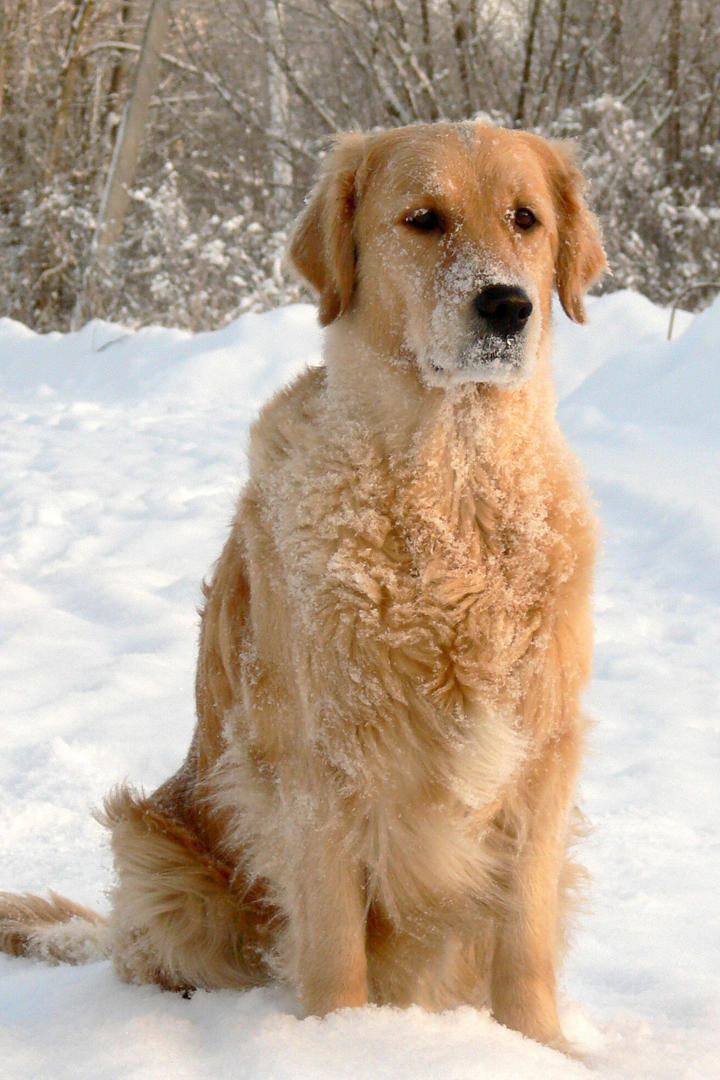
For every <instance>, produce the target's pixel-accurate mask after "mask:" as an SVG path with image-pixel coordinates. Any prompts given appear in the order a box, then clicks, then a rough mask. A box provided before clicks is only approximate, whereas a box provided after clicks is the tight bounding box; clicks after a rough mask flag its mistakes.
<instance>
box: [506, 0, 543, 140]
mask: <svg viewBox="0 0 720 1080" xmlns="http://www.w3.org/2000/svg"><path fill="white" fill-rule="evenodd" d="M541 7H542V0H533V6H532V9H531V11H530V25H529V26H528V34H527V39H526V41H525V62H524V64H523V71H522V77H521V79H520V90H519V91H518V99H517V105H516V106H515V116H514V118H513V123H514V126H515V127H516V128H519V127H522V126H523V125H524V124H525V121H526V116H525V110H526V108H527V94H528V89H529V87H530V74H531V72H532V62H533V52H534V50H535V35H536V33H537V27H538V22H539V19H540V8H541Z"/></svg>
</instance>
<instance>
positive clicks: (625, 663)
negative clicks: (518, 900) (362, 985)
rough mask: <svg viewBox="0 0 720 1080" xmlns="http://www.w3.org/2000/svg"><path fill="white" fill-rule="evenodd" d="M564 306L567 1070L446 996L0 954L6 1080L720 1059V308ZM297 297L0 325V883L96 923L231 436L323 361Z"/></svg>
mask: <svg viewBox="0 0 720 1080" xmlns="http://www.w3.org/2000/svg"><path fill="white" fill-rule="evenodd" d="M589 313H590V319H591V321H590V324H589V325H588V326H585V327H578V326H574V325H572V324H570V323H569V322H568V321H567V320H566V319H565V318H564V317H563V316H562V315H559V316H558V318H557V319H556V322H557V324H558V325H557V327H556V357H557V359H556V369H557V380H558V387H559V391H560V396H561V404H560V417H561V422H562V424H563V426H564V428H565V430H566V431H567V434H568V436H569V437H570V439H571V441H572V443H573V445H574V446H575V447H576V449H577V450H578V452H579V453H580V455H581V457H582V459H583V461H584V463H585V466H586V468H587V471H588V474H589V478H590V483H591V486H592V489H593V492H594V496H595V498H596V500H597V503H598V509H599V513H600V516H601V519H602V522H603V527H604V550H603V555H602V559H601V562H600V566H599V571H598V578H597V586H596V597H595V609H596V627H597V647H596V654H595V667H594V676H593V681H592V685H591V688H590V690H589V693H588V695H587V706H588V708H589V711H590V713H591V714H592V716H593V718H594V726H593V730H592V735H591V739H590V747H589V753H588V757H587V761H586V766H585V769H584V773H583V779H582V784H581V801H582V805H583V807H584V810H585V812H586V814H587V815H588V816H589V818H590V821H591V823H592V825H593V831H592V833H591V834H590V836H589V838H588V839H587V840H585V841H584V843H583V845H582V859H583V861H584V862H585V864H586V865H587V867H588V869H589V870H590V872H591V875H592V879H593V881H592V885H591V887H590V890H589V894H588V908H587V910H586V911H585V913H584V914H583V915H582V917H581V920H580V923H579V927H578V930H577V933H576V937H575V942H574V947H573V948H572V949H571V951H570V954H569V956H568V960H567V963H566V967H565V971H564V977H563V1015H564V1023H565V1028H566V1033H567V1034H568V1036H569V1037H570V1038H571V1039H573V1040H574V1041H575V1042H576V1044H577V1045H578V1046H579V1048H580V1049H581V1050H582V1051H583V1053H584V1059H583V1060H582V1061H575V1060H570V1059H568V1058H566V1057H563V1056H562V1055H560V1054H558V1053H556V1052H554V1051H552V1050H548V1049H546V1048H543V1047H540V1046H538V1045H537V1044H535V1043H533V1042H530V1041H528V1040H526V1039H523V1038H522V1037H521V1036H520V1035H518V1034H517V1033H515V1032H512V1031H509V1030H507V1029H505V1028H502V1027H501V1026H499V1025H498V1024H496V1023H495V1022H494V1021H493V1020H492V1018H491V1017H490V1016H489V1015H488V1014H486V1013H478V1012H475V1011H474V1010H472V1009H470V1008H462V1009H458V1010H455V1011H452V1012H447V1013H444V1014H441V1015H431V1014H429V1013H426V1012H424V1011H422V1010H421V1009H419V1008H412V1009H409V1010H406V1011H401V1010H396V1009H390V1008H372V1007H370V1008H366V1009H361V1010H354V1011H349V1010H345V1011H342V1012H339V1013H336V1014H334V1015H332V1016H329V1017H327V1018H326V1019H324V1020H318V1019H301V1018H300V1014H299V1010H298V1007H297V1003H296V1002H295V1001H294V1000H293V999H292V998H291V997H290V996H289V995H288V994H287V993H285V992H283V991H281V990H277V989H269V990H255V991H251V992H248V993H244V994H240V993H230V992H217V993H204V992H198V993H196V994H195V995H194V997H193V998H192V999H191V1000H184V999H182V998H179V997H176V996H174V995H172V994H166V993H162V992H161V991H159V990H156V989H153V988H140V987H135V986H127V985H124V984H123V983H121V982H119V981H118V979H117V978H116V977H115V975H114V973H113V970H112V968H111V966H110V964H109V963H100V964H94V965H90V966H87V967H80V968H68V967H54V968H53V967H46V966H43V965H42V964H40V963H38V962H35V961H30V960H26V959H13V958H10V957H5V956H2V957H0V1076H2V1077H3V1078H5V1077H7V1078H8V1080H10V1078H12V1080H27V1078H40V1077H49V1076H50V1077H53V1078H54V1080H63V1078H66V1077H67V1078H70V1077H72V1078H74V1080H80V1078H88V1080H116V1078H117V1080H120V1078H122V1080H136V1078H137V1080H151V1078H152V1080H155V1078H157V1080H168V1078H177V1080H186V1078H187V1080H194V1078H201V1077H202V1078H204V1077H208V1076H211V1077H213V1078H215V1080H221V1078H225V1077H228V1078H230V1077H232V1078H248V1080H271V1078H272V1080H308V1078H315V1077H318V1078H344V1077H353V1078H354V1077H356V1076H358V1075H361V1076H365V1077H369V1078H377V1080H384V1078H388V1080H405V1078H407V1080H426V1078H427V1080H431V1078H432V1080H435V1078H437V1077H443V1078H444V1080H465V1078H470V1077H473V1078H483V1080H501V1078H502V1080H504V1078H512V1080H517V1078H526V1077H528V1078H529V1077H533V1078H534V1077H536V1076H539V1075H542V1076H543V1078H544V1080H565V1078H567V1080H570V1078H579V1077H592V1076H597V1077H599V1078H618V1080H695V1078H697V1080H708V1078H710V1077H720V1022H719V1016H720V1008H719V1006H720V904H719V903H718V896H719V895H720V800H719V799H718V778H719V777H720V738H719V733H720V717H719V709H718V705H719V704H720V694H719V688H720V676H719V674H718V657H719V656H720V497H719V496H720V468H719V466H720V428H719V426H718V416H720V300H718V301H716V302H715V304H714V305H713V306H712V307H711V308H710V309H708V310H706V311H705V312H703V313H701V314H699V315H697V316H695V317H691V316H689V315H684V316H683V317H682V318H678V319H677V320H676V330H675V333H676V338H675V340H674V341H672V342H671V343H669V344H668V343H666V342H665V340H664V337H665V333H666V327H667V319H668V312H667V311H666V310H664V309H660V308H658V307H655V306H654V305H652V304H651V303H650V302H649V301H648V300H646V299H644V298H643V297H641V296H639V295H637V294H634V293H630V292H621V293H615V294H614V295H612V296H608V297H604V298H600V299H596V300H593V301H591V302H590V304H589ZM319 352H320V332H319V331H318V329H317V327H316V324H315V316H314V311H313V309H311V308H310V307H308V306H304V305H298V306H292V307H286V308H283V309H279V310H276V311H272V312H269V313H267V314H265V315H246V316H244V317H243V318H241V319H239V320H238V321H237V322H234V323H233V324H231V325H230V326H228V327H227V328H225V329H224V330H219V331H217V332H215V333H206V334H198V335H196V336H191V335H188V334H186V333H181V332H179V331H177V330H166V329H161V328H157V327H152V328H146V329H143V330H139V331H137V332H130V331H127V330H124V329H123V328H121V327H118V326H112V325H109V324H106V323H97V322H96V323H92V324H90V325H89V326H87V327H85V329H83V330H82V331H80V332H79V333H76V334H68V335H60V334H48V335H45V336H39V335H37V334H34V333H32V332H31V331H29V330H27V329H26V328H24V327H23V326H20V325H19V324H17V323H14V322H11V321H9V320H7V319H5V320H0V412H1V414H2V423H1V424H0V469H1V472H0V475H1V477H2V480H1V482H0V515H1V516H2V529H1V530H0V595H2V607H1V609H0V639H1V640H2V650H1V651H0V692H1V693H2V698H3V700H2V705H1V707H0V744H1V747H2V752H1V753H0V845H1V848H0V850H1V860H0V866H1V868H2V872H1V874H0V888H2V889H7V890H18V891H25V890H28V891H35V892H41V893H42V892H44V889H45V887H46V886H50V887H52V888H54V889H56V890H57V891H59V892H62V893H65V894H66V895H68V896H70V897H72V898H73V899H75V900H78V901H80V902H82V903H86V904H90V905H92V906H95V907H97V908H99V909H100V910H105V911H106V910H107V908H108V900H107V890H108V888H109V886H110V885H111V882H112V867H111V860H110V856H109V852H108V848H107V843H106V838H105V835H104V832H103V830H102V829H101V828H100V826H99V825H97V824H96V823H95V821H94V819H93V818H92V816H91V809H92V808H93V807H95V806H98V805H99V803H100V800H101V798H102V796H103V794H104V792H106V791H107V790H108V789H109V788H110V787H111V786H112V785H113V784H115V783H116V782H118V781H119V780H122V779H123V778H129V779H131V780H133V781H135V782H138V783H140V784H142V785H144V786H145V787H146V788H147V789H150V788H152V787H153V786H154V785H156V784H157V783H159V782H160V781H162V780H163V779H165V778H166V777H167V776H168V775H169V774H170V772H171V771H173V770H174V769H175V768H176V767H177V765H178V764H179V762H180V761H181V759H182V758H183V756H184V753H185V750H186V748H187V745H188V743H189V739H190V735H191V731H192V727H193V677H194V661H195V650H196V639H197V622H198V620H197V614H196V609H197V606H198V604H199V601H200V581H201V579H202V577H203V575H206V574H207V573H208V571H209V569H210V567H211V565H212V562H213V560H214V559H215V558H216V557H217V555H218V554H219V552H220V548H221V545H222V542H223V538H224V536H225V533H226V530H227V527H228V524H229V521H230V518H231V515H232V512H233V506H234V500H235V497H236V495H237V492H238V490H239V487H240V484H241V481H242V479H243V476H244V474H245V468H246V466H245V450H246V442H247V431H248V424H249V422H250V420H251V419H252V417H253V415H254V414H255V413H256V411H257V409H258V406H259V405H260V404H261V403H262V401H263V400H265V399H266V398H267V397H268V396H269V395H270V393H271V392H272V391H273V390H274V389H275V388H276V387H278V386H280V385H282V384H283V383H285V382H286V381H287V380H288V378H289V377H291V376H292V375H293V374H295V373H296V372H298V371H300V370H301V369H302V368H303V367H304V365H305V364H306V363H308V362H309V363H316V362H318V361H319Z"/></svg>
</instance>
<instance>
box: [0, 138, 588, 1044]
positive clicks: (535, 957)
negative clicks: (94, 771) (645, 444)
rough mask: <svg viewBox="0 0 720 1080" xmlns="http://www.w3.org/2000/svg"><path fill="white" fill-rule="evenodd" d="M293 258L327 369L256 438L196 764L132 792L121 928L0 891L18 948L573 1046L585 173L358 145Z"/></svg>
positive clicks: (123, 822) (517, 160) (211, 589)
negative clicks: (389, 1009) (558, 362)
mask: <svg viewBox="0 0 720 1080" xmlns="http://www.w3.org/2000/svg"><path fill="white" fill-rule="evenodd" d="M290 259H291V261H292V263H293V264H294V266H295V268H296V269H297V271H298V272H299V274H300V275H301V276H302V278H303V279H304V280H305V281H306V282H307V283H309V285H310V286H311V287H312V288H313V289H314V291H315V292H316V293H317V296H318V300H319V319H320V322H321V324H322V325H323V326H324V327H325V328H326V330H325V339H324V340H325V345H324V363H323V364H322V365H321V366H319V367H316V368H312V369H308V370H307V371H306V372H305V373H304V374H302V375H301V376H300V377H299V378H298V379H296V381H295V382H293V383H292V384H291V385H290V386H289V387H287V388H285V389H283V390H281V391H280V392H279V393H278V394H277V395H276V396H275V397H274V398H273V399H272V400H271V401H270V402H269V404H267V405H266V406H265V408H264V409H263V410H262V412H261V414H260V417H259V419H258V420H257V422H256V423H255V425H254V427H253V429H252V433H251V440H250V451H249V480H248V482H247V484H246V486H245V488H244V491H243V492H242V495H241V497H240V501H239V504H238V508H237V513H236V516H235V519H234V523H233V526H232V531H231V533H230V536H229V539H228V541H227V543H226V545H225V548H224V550H223V552H222V554H221V556H220V559H219V561H218V562H217V564H216V566H215V569H214V573H213V575H212V579H211V581H210V583H209V584H207V585H205V586H204V607H203V610H202V613H201V635H200V649H199V660H198V668H197V683H196V697H197V727H196V730H195V734H194V737H193V741H192V745H191V747H190V750H189V752H188V755H187V758H186V760H185V762H184V764H183V766H182V768H181V769H180V770H179V771H178V772H177V773H176V775H174V776H173V777H172V778H171V779H169V780H168V781H167V782H166V783H164V784H163V785H162V786H161V787H160V788H159V789H158V790H157V791H155V792H154V793H152V794H150V795H145V794H142V793H140V792H138V791H135V790H132V789H130V788H128V787H122V788H120V789H117V790H116V791H114V792H113V793H112V794H111V795H110V796H109V797H108V799H107V801H106V804H105V809H104V814H103V820H104V822H105V823H106V824H107V826H108V827H109V828H110V830H111V836H112V847H113V852H114V858H115V866H116V871H117V886H116V888H115V891H114V896H113V907H112V913H111V915H110V918H109V920H104V919H103V918H101V917H100V916H98V915H95V914H94V913H93V912H89V911H86V910H85V909H83V908H81V907H79V906H77V905H75V904H72V903H71V902H70V901H67V900H65V899H64V898H62V897H58V896H56V895H55V894H51V898H50V900H42V899H39V898H37V897H33V896H28V895H26V896H13V895H10V894H4V895H3V899H2V903H1V904H0V942H1V944H2V947H3V948H4V949H5V950H6V951H10V952H14V953H18V954H26V955H35V956H43V957H45V958H48V959H55V960H69V961H73V960H74V961H79V960H87V959H88V958H91V957H93V956H103V955H111V956H112V958H113V960H114V963H115V966H116V968H117V971H118V972H119V974H120V975H121V976H122V977H123V978H124V979H127V980H129V981H131V982H136V983H155V984H159V985H160V986H162V987H165V988H168V989H174V990H178V991H183V992H189V991H190V990H191V989H192V988H194V987H204V988H213V987H238V988H242V987H250V986H257V985H261V984H265V983H267V982H269V981H271V980H279V981H281V982H282V983H284V984H286V985H288V986H290V987H291V988H292V989H293V990H294V991H295V992H296V994H297V995H298V997H299V999H300V1002H301V1004H302V1008H303V1009H304V1011H305V1013H306V1014H315V1015H320V1016H322V1015H324V1014H326V1013H328V1012H330V1011H331V1010H334V1009H339V1008H343V1007H348V1006H362V1005H364V1004H366V1003H368V1002H375V1003H378V1004H383V1003H391V1004H395V1005H399V1006H405V1005H409V1004H411V1003H417V1004H419V1005H421V1006H424V1007H426V1008H428V1009H433V1010H440V1009H445V1008H447V1007H449V1006H452V1005H456V1004H458V1003H467V1004H470V1005H473V1006H477V1007H480V1008H482V1007H489V1008H490V1009H491V1010H492V1013H493V1015H494V1016H495V1018H496V1019H497V1020H498V1021H499V1022H500V1023H502V1024H504V1025H507V1026H509V1027H511V1028H514V1029H517V1030H518V1031H520V1032H522V1033H523V1034H524V1035H526V1036H529V1037H530V1038H533V1039H536V1040H539V1041H540V1042H543V1043H547V1044H549V1045H551V1046H555V1047H559V1048H561V1049H566V1048H567V1044H566V1043H565V1042H564V1039H563V1035H562V1032H561V1027H560V1022H559V1019H558V1012H557V1004H556V980H557V972H558V965H559V960H560V956H561V954H562V952H563V947H564V940H565V936H566V935H565V928H566V925H567V911H568V907H569V899H570V897H571V896H572V894H573V891H574V886H575V884H576V883H577V879H578V874H579V869H578V868H577V867H575V866H574V864H573V863H572V862H571V861H570V859H569V856H568V850H569V845H570V842H571V841H572V840H573V837H574V829H575V824H574V823H575V809H574V788H575V782H576V775H577V772H578V767H579V762H580V758H581V754H582V749H583V738H584V729H585V719H584V716H583V713H582V710H581V704H580V696H581V692H582V689H583V687H584V685H585V684H586V682H587V680H588V677H589V673H590V663H591V645H592V625H591V586H592V575H593V562H594V555H595V546H596V523H595V520H594V516H593V513H592V511H591V509H590V504H589V499H588V496H587V493H586V489H585V484H584V480H583V477H582V473H581V470H580V468H579V466H578V464H577V462H576V460H575V458H574V457H573V455H572V453H571V451H570V450H569V448H568V446H567V445H566V443H565V440H564V438H563V436H562V435H561V433H560V430H559V428H558V425H557V422H556V419H555V398H554V392H553V386H552V377H551V368H550V353H551V301H552V295H553V291H554V289H557V292H558V294H559V298H560V301H561V303H562V305H563V307H564V309H565V311H566V313H567V314H568V315H569V316H570V318H571V319H573V320H575V321H577V322H582V321H584V319H585V311H584V306H583V295H584V293H585V291H586V290H587V288H588V287H589V286H590V285H591V284H592V283H593V282H594V281H596V280H597V279H598V278H599V277H600V275H601V274H602V273H603V271H604V270H605V268H606V263H605V257H604V253H603V249H602V243H601V238H600V232H599V227H598V224H597V222H596V220H595V218H594V217H593V215H592V214H591V212H590V210H589V209H588V206H587V204H586V202H585V199H584V195H583V181H582V177H581V173H580V171H579V169H578V167H577V166H576V164H575V161H574V158H573V154H572V152H571V150H570V149H568V147H567V146H566V145H565V144H562V143H549V142H546V141H544V140H543V139H541V138H540V137H538V136H535V135H532V134H529V133H525V132H520V131H510V130H505V129H502V128H498V127H494V126H491V125H489V124H487V123H484V122H480V121H477V122H465V123H457V124H454V123H452V124H451V123H437V124H428V125H423V124H420V125H416V126H411V127H405V128H399V129H396V130H389V131H378V132H374V133H371V134H348V135H344V136H340V137H339V138H338V139H337V140H336V142H335V144H334V147H333V149H332V150H331V152H330V153H329V154H328V156H327V158H326V160H325V163H324V167H323V169H322V174H321V176H320V179H319V181H318V183H317V185H316V187H315V188H314V190H313V192H312V194H311V197H310V199H309V201H308V203H307V205H306V206H305V208H304V210H303V212H302V213H301V215H300V218H299V221H298V223H297V225H296V228H295V231H294V233H293V236H292V240H291V244H290Z"/></svg>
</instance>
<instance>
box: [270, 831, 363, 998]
mask: <svg viewBox="0 0 720 1080" xmlns="http://www.w3.org/2000/svg"><path fill="white" fill-rule="evenodd" d="M297 870H298V877H297V880H296V881H295V882H294V885H293V888H292V890H291V893H292V895H291V902H290V904H289V909H290V910H289V935H290V947H291V964H292V968H293V982H294V983H295V986H296V988H297V991H298V994H299V996H300V1000H301V1002H302V1005H303V1008H304V1009H305V1012H306V1014H308V1015H316V1016H324V1015H325V1013H328V1012H332V1010H333V1009H341V1008H345V1007H349V1006H358V1005H365V1004H367V1000H368V998H367V974H366V957H365V901H364V889H363V884H364V875H363V874H362V871H361V869H360V868H359V867H353V866H352V865H350V863H349V861H348V860H347V858H346V857H345V856H344V854H343V851H342V841H339V842H332V841H331V840H330V838H328V837H327V836H326V835H325V834H324V831H323V830H320V831H319V832H318V833H317V834H315V835H313V836H308V837H306V838H305V840H304V852H303V858H302V859H301V860H300V865H299V866H298V868H297Z"/></svg>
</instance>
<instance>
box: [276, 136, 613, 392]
mask: <svg viewBox="0 0 720 1080" xmlns="http://www.w3.org/2000/svg"><path fill="white" fill-rule="evenodd" d="M290 256H291V259H292V261H293V263H294V264H295V266H296V268H297V269H298V270H299V272H300V273H301V274H302V276H303V277H304V278H305V279H306V280H307V281H308V282H309V283H310V284H311V285H312V286H313V287H314V289H315V290H316V291H317V293H318V295H319V298H320V321H321V323H322V324H323V325H327V324H329V323H331V322H333V321H334V320H336V319H340V318H346V319H350V320H352V321H353V322H354V323H355V324H357V322H358V319H360V320H361V323H362V333H363V335H364V336H365V337H366V338H367V340H368V343H369V344H370V345H372V346H374V347H377V348H378V349H380V350H381V351H382V352H383V353H384V354H385V355H389V356H392V357H395V358H397V359H404V360H407V359H408V358H409V359H410V360H411V361H412V362H414V364H415V365H416V366H417V369H418V371H419V373H420V375H421V377H422V378H423V380H424V381H425V382H426V383H427V384H430V385H436V386H447V385H450V384H453V383H468V382H474V383H483V382H484V383H495V384H497V385H501V386H511V385H513V384H515V383H517V382H519V381H521V380H522V379H523V378H524V377H525V376H526V375H527V374H528V373H529V372H530V370H531V369H532V366H533V362H534V359H535V357H536V355H537V352H538V349H539V347H540V343H541V341H542V338H543V336H544V334H545V333H546V331H547V329H548V327H549V323H550V307H551V297H552V290H553V287H557V291H558V293H559V296H560V300H561V302H562V305H563V307H564V309H565V311H566V312H567V314H568V315H569V316H570V318H571V319H574V320H575V321H576V322H583V321H584V319H585V309H584V306H583V295H584V293H585V291H586V289H587V288H588V287H589V286H590V285H591V284H592V283H593V282H594V281H595V280H596V279H597V278H598V277H599V276H600V275H601V274H602V272H603V271H604V270H605V268H606V262H605V256H604V253H603V249H602V245H601V242H600V235H599V230H598V226H597V222H596V221H595V218H594V217H593V215H592V214H591V213H590V211H589V210H588V208H587V206H586V204H585V201H584V199H583V182H582V176H581V174H580V171H579V170H578V168H577V166H576V165H575V162H574V160H573V156H572V153H571V151H570V150H569V149H568V148H567V147H566V146H565V145H564V144H558V143H548V142H546V141H545V140H543V139H541V138H539V137H538V136H535V135H530V134H528V133H525V132H518V131H507V130H504V129H502V128H495V127H492V126H490V125H487V124H484V123H481V122H477V123H465V124H458V125H452V124H432V125H418V126H416V127H409V128H399V129H397V130H395V131H387V132H379V133H374V134H371V135H345V136H341V137H340V138H339V139H338V140H337V141H336V143H335V146H334V148H333V150H332V151H331V153H330V154H329V155H328V158H327V159H326V162H325V166H324V170H323V174H322V176H321V178H320V181H319V183H318V184H317V186H316V188H315V190H314V192H313V193H312V195H311V198H310V201H309V202H308V204H307V206H306V208H305V210H304V212H303V213H302V215H301V217H300V219H299V221H298V224H297V226H296V229H295V233H294V235H293V239H292V242H291V246H290Z"/></svg>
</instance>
